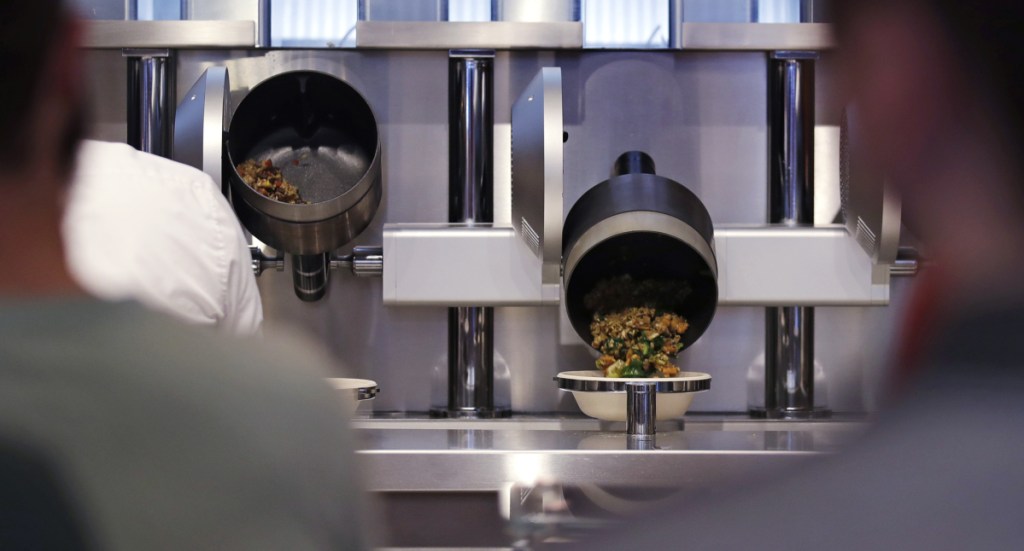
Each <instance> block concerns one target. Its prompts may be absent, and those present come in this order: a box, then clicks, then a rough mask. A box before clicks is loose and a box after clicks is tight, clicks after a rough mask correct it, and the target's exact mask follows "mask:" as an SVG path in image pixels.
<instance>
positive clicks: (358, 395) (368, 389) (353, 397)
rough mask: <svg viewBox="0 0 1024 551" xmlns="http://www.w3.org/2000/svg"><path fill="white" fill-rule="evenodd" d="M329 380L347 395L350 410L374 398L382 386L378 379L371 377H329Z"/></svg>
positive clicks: (346, 401)
mask: <svg viewBox="0 0 1024 551" xmlns="http://www.w3.org/2000/svg"><path fill="white" fill-rule="evenodd" d="M327 382H329V383H331V386H333V387H334V388H336V389H338V390H340V391H341V393H342V395H343V396H344V397H345V403H346V404H348V405H349V408H350V409H349V412H350V413H351V412H354V411H355V410H356V408H358V407H359V404H361V403H363V402H366V401H368V400H373V399H374V398H375V397H376V396H377V393H378V392H380V387H378V386H377V381H371V380H370V379H349V378H347V377H334V378H330V379H327Z"/></svg>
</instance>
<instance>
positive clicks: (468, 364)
mask: <svg viewBox="0 0 1024 551" xmlns="http://www.w3.org/2000/svg"><path fill="white" fill-rule="evenodd" d="M493 63H494V52H493V51H490V50H483V51H482V50H453V51H451V52H450V53H449V63H448V136H449V140H448V148H449V153H448V172H449V181H448V188H449V189H448V191H449V203H448V221H449V222H455V223H470V224H474V223H490V222H493V221H494V197H493V190H494V179H493V135H494V105H493V97H494V90H493V84H492V80H491V79H492V74H493V70H492V68H493ZM431 413H432V414H434V415H436V416H446V417H497V416H505V415H508V413H509V412H508V410H498V409H497V408H496V407H495V404H494V309H493V308H483V307H460V308H450V309H449V310H448V406H447V409H446V410H443V411H441V410H434V411H432V412H431Z"/></svg>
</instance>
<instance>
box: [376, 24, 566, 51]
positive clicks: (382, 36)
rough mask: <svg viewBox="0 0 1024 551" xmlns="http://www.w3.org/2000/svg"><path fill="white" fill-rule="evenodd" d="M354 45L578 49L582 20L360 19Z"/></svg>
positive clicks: (438, 48) (407, 47) (434, 48)
mask: <svg viewBox="0 0 1024 551" xmlns="http://www.w3.org/2000/svg"><path fill="white" fill-rule="evenodd" d="M356 47H357V48H388V49H415V50H448V49H452V48H492V49H501V50H508V49H538V48H545V49H579V48H582V47H583V24H582V23H523V22H518V21H485V22H467V21H449V22H410V21H360V22H358V23H356Z"/></svg>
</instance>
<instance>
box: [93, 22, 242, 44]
mask: <svg viewBox="0 0 1024 551" xmlns="http://www.w3.org/2000/svg"><path fill="white" fill-rule="evenodd" d="M84 43H85V47H86V48H95V49H121V48H171V49H181V48H192V49H195V48H251V47H253V46H255V45H256V24H255V23H254V22H252V21H89V22H88V23H86V24H85V41H84Z"/></svg>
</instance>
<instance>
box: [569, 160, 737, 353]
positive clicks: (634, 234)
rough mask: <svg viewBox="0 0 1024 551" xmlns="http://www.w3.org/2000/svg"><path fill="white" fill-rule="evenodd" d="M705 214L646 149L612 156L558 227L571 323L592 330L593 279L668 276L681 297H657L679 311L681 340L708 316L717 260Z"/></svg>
mask: <svg viewBox="0 0 1024 551" xmlns="http://www.w3.org/2000/svg"><path fill="white" fill-rule="evenodd" d="M713 235H714V228H713V226H712V223H711V216H710V215H709V214H708V211H707V209H706V208H705V207H704V205H703V203H701V201H700V199H698V198H697V196H696V195H694V194H693V192H691V191H690V190H688V189H687V188H686V187H685V186H683V185H682V184H680V183H678V182H675V181H673V180H670V179H668V178H665V177H662V176H658V175H657V174H655V171H654V161H653V160H652V159H651V157H650V156H648V155H647V154H646V153H643V152H640V151H630V152H627V153H624V154H622V155H621V156H620V157H619V158H618V159H617V160H616V161H615V164H614V167H613V169H612V176H611V178H609V179H608V180H605V181H603V182H601V183H600V184H597V185H596V186H594V187H593V188H591V189H590V190H588V191H587V192H586V193H584V194H583V196H582V197H580V199H579V200H578V201H577V202H576V204H574V205H573V207H572V209H571V210H570V211H569V215H568V216H567V217H566V219H565V224H564V226H563V230H562V259H563V261H562V262H563V264H562V270H563V271H562V283H563V288H564V293H565V297H564V298H565V308H566V312H567V314H568V316H569V320H570V322H571V323H572V326H573V329H574V330H575V331H576V333H577V334H579V336H580V337H581V338H583V340H585V341H586V342H587V343H590V342H591V341H592V340H593V338H592V335H591V333H590V322H591V320H592V318H593V315H594V310H593V309H592V308H590V307H588V304H587V302H588V301H587V300H585V298H586V297H587V295H588V294H589V293H590V292H591V291H592V290H593V289H594V287H595V285H597V284H598V283H599V282H601V281H605V280H608V279H611V278H616V277H621V276H626V275H628V276H630V277H631V278H632V279H633V280H636V281H644V280H659V281H668V282H676V283H679V284H681V285H684V286H688V287H689V292H687V293H686V294H685V298H683V299H682V300H678V301H673V302H672V303H666V304H659V305H657V306H658V307H659V308H661V309H665V310H671V311H674V312H675V313H678V314H679V315H681V316H683V317H684V318H686V319H687V320H688V321H689V323H690V328H689V330H687V331H686V333H684V334H683V336H682V345H683V347H684V348H686V347H689V345H691V344H693V343H694V342H695V341H696V340H697V339H698V338H700V336H701V335H702V334H703V333H704V331H705V330H706V329H707V328H708V325H709V324H710V323H711V319H712V318H713V317H714V315H715V309H716V307H717V305H718V265H717V261H716V258H715V251H714V245H713Z"/></svg>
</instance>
